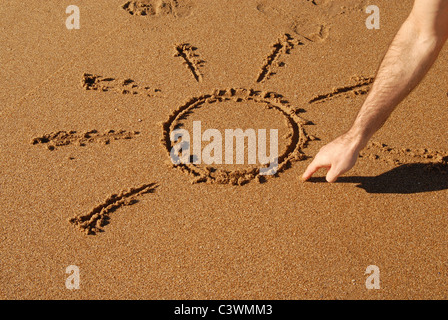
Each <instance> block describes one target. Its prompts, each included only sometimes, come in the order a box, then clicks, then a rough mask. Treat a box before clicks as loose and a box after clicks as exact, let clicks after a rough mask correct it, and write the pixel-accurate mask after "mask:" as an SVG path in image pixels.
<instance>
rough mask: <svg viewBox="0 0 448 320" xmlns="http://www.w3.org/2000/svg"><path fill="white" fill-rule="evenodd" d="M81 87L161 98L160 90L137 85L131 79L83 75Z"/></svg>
mask: <svg viewBox="0 0 448 320" xmlns="http://www.w3.org/2000/svg"><path fill="white" fill-rule="evenodd" d="M81 85H82V87H83V88H84V89H85V90H94V91H102V92H116V93H121V94H129V95H145V96H148V97H162V96H161V95H160V93H161V90H160V89H152V88H151V87H149V86H143V85H139V84H138V83H136V82H135V81H134V80H132V79H129V78H128V79H115V78H111V77H102V76H99V75H96V74H91V73H84V74H83V75H82V79H81Z"/></svg>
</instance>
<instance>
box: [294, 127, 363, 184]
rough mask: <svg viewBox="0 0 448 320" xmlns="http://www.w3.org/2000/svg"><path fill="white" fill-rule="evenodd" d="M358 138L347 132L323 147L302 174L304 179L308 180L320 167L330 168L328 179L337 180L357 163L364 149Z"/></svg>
mask: <svg viewBox="0 0 448 320" xmlns="http://www.w3.org/2000/svg"><path fill="white" fill-rule="evenodd" d="M358 140H359V139H356V138H355V137H353V135H351V134H350V133H346V134H344V135H342V136H340V137H339V138H337V139H335V140H334V141H332V142H330V143H329V144H327V145H326V146H324V147H322V148H321V149H320V151H319V153H318V154H317V155H316V157H315V158H314V160H313V162H312V163H311V164H310V165H309V166H308V168H307V169H306V171H305V173H304V174H303V175H302V180H303V181H307V180H308V179H310V178H311V177H312V175H313V174H314V173H315V172H316V171H317V170H319V169H320V168H328V169H329V170H328V173H327V181H328V182H330V183H333V182H335V181H336V180H337V178H338V177H339V176H340V175H342V174H344V173H346V172H347V171H349V170H350V169H351V168H353V166H354V165H355V163H356V160H357V159H358V156H359V151H360V150H361V149H362V148H361V144H360V143H359V141H358Z"/></svg>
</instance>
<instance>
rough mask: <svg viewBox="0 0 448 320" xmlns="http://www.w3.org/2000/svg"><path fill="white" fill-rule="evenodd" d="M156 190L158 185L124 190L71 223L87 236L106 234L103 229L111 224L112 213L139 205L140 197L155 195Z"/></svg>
mask: <svg viewBox="0 0 448 320" xmlns="http://www.w3.org/2000/svg"><path fill="white" fill-rule="evenodd" d="M156 188H157V185H156V184H155V183H149V184H143V185H141V186H139V187H136V188H129V189H127V190H123V191H121V192H120V193H118V194H112V195H110V196H108V197H107V198H106V199H105V200H104V201H103V202H102V203H100V204H99V205H97V206H96V207H94V208H93V209H92V210H90V211H89V212H88V213H86V214H84V215H79V216H76V217H74V218H71V219H69V222H70V223H72V224H73V225H75V226H76V227H78V229H79V230H80V231H82V232H84V233H85V234H87V235H96V234H97V233H99V232H104V229H102V228H103V227H104V226H106V225H108V224H109V220H110V214H111V213H113V212H115V211H117V210H118V209H120V208H121V207H124V206H130V205H133V204H135V203H137V202H138V200H137V198H138V197H140V196H142V195H144V194H148V193H154V192H155V189H156Z"/></svg>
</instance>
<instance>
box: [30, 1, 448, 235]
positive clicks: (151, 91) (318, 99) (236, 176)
mask: <svg viewBox="0 0 448 320" xmlns="http://www.w3.org/2000/svg"><path fill="white" fill-rule="evenodd" d="M308 2H309V3H310V5H313V6H318V5H319V4H322V2H325V1H308ZM121 8H122V9H124V10H125V11H126V12H128V13H129V14H130V15H133V16H166V15H169V16H172V17H175V18H181V17H185V16H188V15H189V14H191V10H192V8H193V2H192V1H190V0H185V1H181V0H179V1H176V0H172V1H167V0H146V1H128V2H126V3H125V4H123V6H122V7H121ZM257 9H258V10H259V11H260V12H262V13H269V12H271V13H272V12H275V13H278V12H280V11H279V10H274V9H272V7H267V6H266V4H264V5H262V4H259V5H258V7H257ZM272 10H274V11H272ZM294 30H295V32H294V35H291V34H290V33H288V32H285V33H283V34H281V35H280V36H279V37H278V38H277V39H273V44H272V45H271V47H270V48H269V50H266V51H267V55H266V57H265V58H264V60H263V61H262V62H261V61H260V62H261V66H260V68H259V72H258V73H257V74H255V75H254V86H255V85H257V86H258V88H260V87H261V89H254V88H239V87H232V86H229V87H226V88H216V89H214V90H213V91H212V92H207V93H199V94H197V95H196V96H193V97H189V98H187V99H186V100H185V101H184V102H183V103H180V104H179V106H177V107H175V108H174V109H172V110H171V113H170V114H169V115H168V116H167V119H166V120H165V121H164V122H163V123H161V127H162V128H161V129H162V135H161V144H162V147H163V148H164V150H165V151H166V154H167V161H169V162H171V156H170V152H171V150H172V148H173V141H171V139H170V137H171V133H172V132H173V130H175V129H176V128H178V127H180V126H182V122H183V121H185V120H186V119H188V118H189V117H190V116H191V114H193V113H194V112H195V111H197V110H199V109H206V108H210V107H211V105H214V104H223V105H224V104H225V103H232V104H240V105H241V108H244V107H245V105H246V104H248V103H252V104H255V105H257V106H259V107H260V108H264V109H269V110H273V111H275V112H277V113H278V114H279V115H281V116H282V117H283V118H284V122H285V124H286V127H287V130H289V134H287V135H286V136H285V139H286V140H287V141H284V143H285V148H284V149H283V150H282V152H280V153H279V156H278V170H277V173H276V174H275V175H273V176H264V175H261V174H260V168H246V169H244V168H243V169H237V170H228V169H223V168H219V167H216V166H214V165H205V164H204V165H202V164H193V162H191V163H187V164H173V163H170V166H171V167H174V168H177V169H179V170H180V171H181V172H183V173H186V174H188V175H189V176H190V177H191V182H192V183H201V182H205V183H209V184H227V185H240V186H241V185H245V184H247V183H249V182H251V181H258V182H264V181H265V180H266V178H269V177H277V176H278V175H279V174H280V173H282V172H284V171H285V170H287V169H288V168H290V167H291V165H292V164H293V163H294V162H296V161H302V160H305V159H307V158H308V157H307V156H306V154H305V153H304V149H305V148H306V147H307V144H308V143H309V142H310V141H314V140H318V138H316V137H314V136H311V135H309V134H307V132H306V129H305V128H306V126H307V125H310V124H312V122H310V121H307V120H306V119H304V118H303V117H302V116H301V114H302V113H304V112H305V110H304V108H302V107H299V106H293V105H291V104H290V103H289V102H288V101H287V99H286V98H285V97H284V96H283V95H281V94H280V93H277V92H272V91H269V90H267V89H266V86H267V85H268V84H269V81H270V79H272V78H273V77H275V76H276V74H278V73H279V72H286V70H285V69H286V67H287V65H288V62H289V59H290V56H291V55H293V54H294V53H295V52H297V51H299V50H300V48H301V47H302V46H307V45H312V44H313V43H315V42H321V41H325V40H326V38H327V37H328V29H327V28H325V26H323V27H322V28H320V29H319V31H318V32H317V34H315V35H314V36H313V35H312V34H302V32H298V31H297V30H298V29H297V28H295V29H294ZM175 59H177V60H178V61H180V62H182V63H183V64H184V65H185V66H186V70H185V72H186V73H185V75H187V73H189V74H190V76H191V79H192V81H195V82H197V83H198V82H203V81H206V77H205V76H204V72H203V66H204V65H205V63H206V61H205V60H204V59H203V58H202V57H201V54H200V48H197V47H195V46H194V45H191V44H189V43H180V44H173V63H176V61H175ZM260 60H261V59H260ZM372 83H373V78H372V77H354V78H353V79H352V83H351V84H348V85H345V86H341V87H337V88H334V89H332V90H330V91H329V92H327V93H323V94H318V95H316V96H314V97H312V98H311V99H310V100H309V102H308V106H312V105H314V104H317V103H327V102H330V101H331V100H333V99H338V98H344V97H345V98H352V97H356V96H359V95H364V94H367V93H368V92H369V89H370V87H371V85H372ZM80 87H81V88H83V89H84V90H86V91H89V92H90V94H93V92H97V94H99V93H115V94H123V95H126V96H129V97H133V96H146V97H148V98H149V99H154V98H163V97H164V96H162V95H161V93H162V90H161V89H159V88H153V87H151V86H149V85H146V84H140V83H136V82H135V81H134V80H132V79H130V78H126V79H117V78H115V77H103V76H101V75H95V74H91V73H83V74H82V77H81V85H80ZM92 91H93V92H92ZM86 94H87V92H86ZM140 135H141V133H140V132H138V131H126V130H107V131H105V132H103V133H101V132H99V131H97V130H95V129H93V130H90V131H86V132H81V133H78V132H76V131H74V130H71V131H56V132H52V133H48V134H44V135H42V136H39V137H35V138H33V139H32V140H31V143H32V144H33V145H41V144H43V145H46V146H47V149H48V150H51V151H54V152H57V151H55V150H56V149H57V148H59V147H63V146H68V145H78V146H86V144H88V143H102V144H103V145H104V146H105V147H106V146H107V145H108V144H109V143H110V142H111V141H115V140H129V139H134V138H137V137H138V136H140ZM391 156H392V157H393V159H395V158H396V161H395V162H394V163H395V164H397V163H398V162H400V163H401V162H403V161H407V160H409V159H411V160H412V161H417V160H418V161H419V160H422V159H425V163H428V165H430V166H432V167H437V168H440V166H438V165H437V164H438V163H445V164H446V161H447V154H446V153H442V152H429V151H425V152H417V153H415V152H414V151H412V150H408V149H406V150H405V149H403V150H396V149H393V148H389V147H387V146H386V145H384V144H372V145H369V147H368V148H366V150H365V151H364V152H363V153H362V154H361V157H363V158H365V159H372V160H381V161H385V160H384V159H386V161H387V159H390V157H391ZM443 168H444V167H443ZM156 187H157V186H156V185H155V184H154V183H147V184H143V185H140V186H138V187H132V188H128V189H125V188H124V190H123V191H120V192H119V193H118V194H112V195H109V196H108V197H107V198H106V199H105V200H104V201H103V202H102V203H100V204H99V205H97V206H95V207H94V208H93V209H91V210H90V211H89V212H87V213H85V214H79V215H77V216H75V217H73V218H70V219H69V222H70V223H72V224H73V225H75V226H76V227H78V228H79V229H80V230H81V231H83V232H85V233H86V234H89V235H94V234H97V233H98V232H102V231H104V230H103V227H104V226H106V225H107V224H108V223H109V220H110V214H111V213H112V212H115V211H116V210H118V209H119V208H121V207H123V206H129V205H133V204H134V203H137V202H138V200H137V198H139V197H140V196H142V195H144V194H148V193H153V192H154V191H155V189H156Z"/></svg>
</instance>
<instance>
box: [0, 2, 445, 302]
mask: <svg viewBox="0 0 448 320" xmlns="http://www.w3.org/2000/svg"><path fill="white" fill-rule="evenodd" d="M71 4H73V3H71V2H67V1H50V2H48V1H47V2H45V3H43V2H42V1H28V2H27V3H26V5H25V6H24V5H23V3H21V2H13V3H10V4H8V6H6V5H4V6H1V8H0V16H1V17H2V19H1V22H0V25H1V28H2V31H3V32H1V33H0V43H2V45H1V46H0V57H1V65H2V77H1V79H0V81H1V85H0V98H1V101H2V103H1V106H0V121H1V132H2V136H1V139H0V150H1V152H0V172H1V174H0V208H1V210H0V219H1V227H0V288H1V289H0V298H2V299H294V300H295V299H445V298H447V285H448V283H447V281H448V280H447V279H448V277H447V276H448V262H447V258H446V256H447V253H448V246H447V245H448V242H447V240H448V239H447V231H446V230H447V227H448V220H447V210H446V208H447V207H448V197H447V195H448V191H447V189H448V183H447V181H448V176H447V172H446V171H447V170H446V169H447V163H446V162H447V156H448V144H447V140H446V136H447V130H446V120H447V119H448V108H447V102H448V100H447V88H448V78H447V77H446V70H447V66H448V52H447V51H446V50H444V51H442V53H441V56H440V59H439V60H438V61H437V63H436V64H435V66H434V68H433V69H432V70H431V72H430V73H429V75H428V76H427V77H426V78H425V80H424V81H423V82H422V83H421V85H420V86H419V87H418V88H417V89H416V90H415V91H414V92H413V93H412V94H411V95H410V96H409V97H408V98H407V99H406V101H404V102H403V103H402V104H401V105H400V106H399V108H398V109H397V110H396V111H395V112H394V114H393V115H392V116H391V118H390V120H389V121H388V122H387V124H386V125H385V126H384V127H383V128H382V129H381V130H380V131H379V132H378V133H377V134H376V135H375V136H374V138H373V139H372V142H371V143H370V144H369V146H368V147H367V148H366V149H365V150H364V151H363V152H362V153H361V155H360V159H359V161H358V163H357V166H356V167H355V168H354V169H353V170H352V171H350V172H349V173H347V174H346V175H344V176H343V177H341V178H340V179H339V180H338V183H335V184H331V185H330V184H327V183H325V179H324V174H325V173H324V172H323V171H321V172H319V173H318V174H317V175H316V176H315V178H313V179H312V180H311V182H309V183H302V182H301V181H300V176H301V174H302V173H303V171H304V170H305V168H306V167H307V165H308V164H309V163H310V162H311V161H312V158H313V156H314V155H315V154H316V153H317V151H318V150H319V148H320V147H322V146H323V145H325V144H326V143H328V142H329V141H331V139H333V138H335V137H336V136H337V135H339V134H341V133H343V132H344V130H346V129H348V128H349V126H350V124H351V122H352V120H353V119H354V117H355V115H356V113H357V111H358V110H359V108H360V106H361V104H362V102H363V101H364V99H365V97H366V95H367V93H368V92H369V89H370V87H371V83H372V81H373V79H374V77H375V72H376V70H377V67H378V64H379V62H380V61H381V59H382V57H383V55H384V53H385V50H386V49H387V47H388V45H389V44H390V42H391V40H392V38H393V37H394V34H395V33H396V31H397V30H398V28H399V27H400V25H401V22H402V21H403V20H404V19H405V18H406V16H407V15H408V13H409V11H410V9H411V5H412V1H411V0H406V1H387V0H377V1H376V2H375V4H376V5H377V6H378V7H379V8H380V9H381V28H380V29H379V30H368V29H367V28H366V26H365V20H366V18H367V16H368V15H367V14H366V13H365V7H366V6H367V5H368V4H369V3H368V1H362V0H342V1H330V0H315V1H305V0H300V1H287V0H273V1H268V0H247V1H236V0H226V1H218V0H213V1H211V0H184V1H183V0H177V1H165V0H163V1H162V0H158V1H155V0H147V1H125V0H107V1H93V2H92V1H78V2H77V5H78V6H79V8H80V13H81V20H80V23H81V25H80V29H79V30H67V29H66V26H65V19H66V18H67V16H68V14H66V13H65V9H66V7H67V6H69V5H71ZM198 120H200V121H202V126H203V130H205V129H206V128H217V129H220V130H221V129H225V128H243V129H244V128H264V129H272V128H276V129H278V130H279V132H280V134H279V145H280V147H281V148H280V149H281V150H280V154H281V155H282V157H281V161H280V162H281V168H280V172H279V173H278V174H277V176H275V177H268V178H266V179H264V178H263V177H261V176H260V175H259V172H258V171H257V168H255V169H254V168H253V166H252V167H251V166H241V165H240V166H237V165H233V166H231V165H229V166H226V165H211V166H198V167H191V166H183V167H182V166H177V167H176V166H173V165H172V164H171V165H169V164H170V158H169V152H168V151H169V149H170V141H169V132H170V130H173V129H174V128H175V127H176V126H179V125H182V126H183V127H184V128H187V129H188V128H191V125H192V122H193V121H198ZM167 137H168V140H167ZM167 162H168V163H167ZM70 265H76V266H78V267H79V270H80V289H79V290H69V289H67V288H66V279H67V277H68V276H69V275H68V274H66V268H67V267H68V266H70ZM370 265H376V266H378V267H379V269H380V272H381V273H380V281H381V289H379V290H368V289H366V285H365V281H366V279H367V275H365V271H366V268H367V267H368V266H370Z"/></svg>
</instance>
